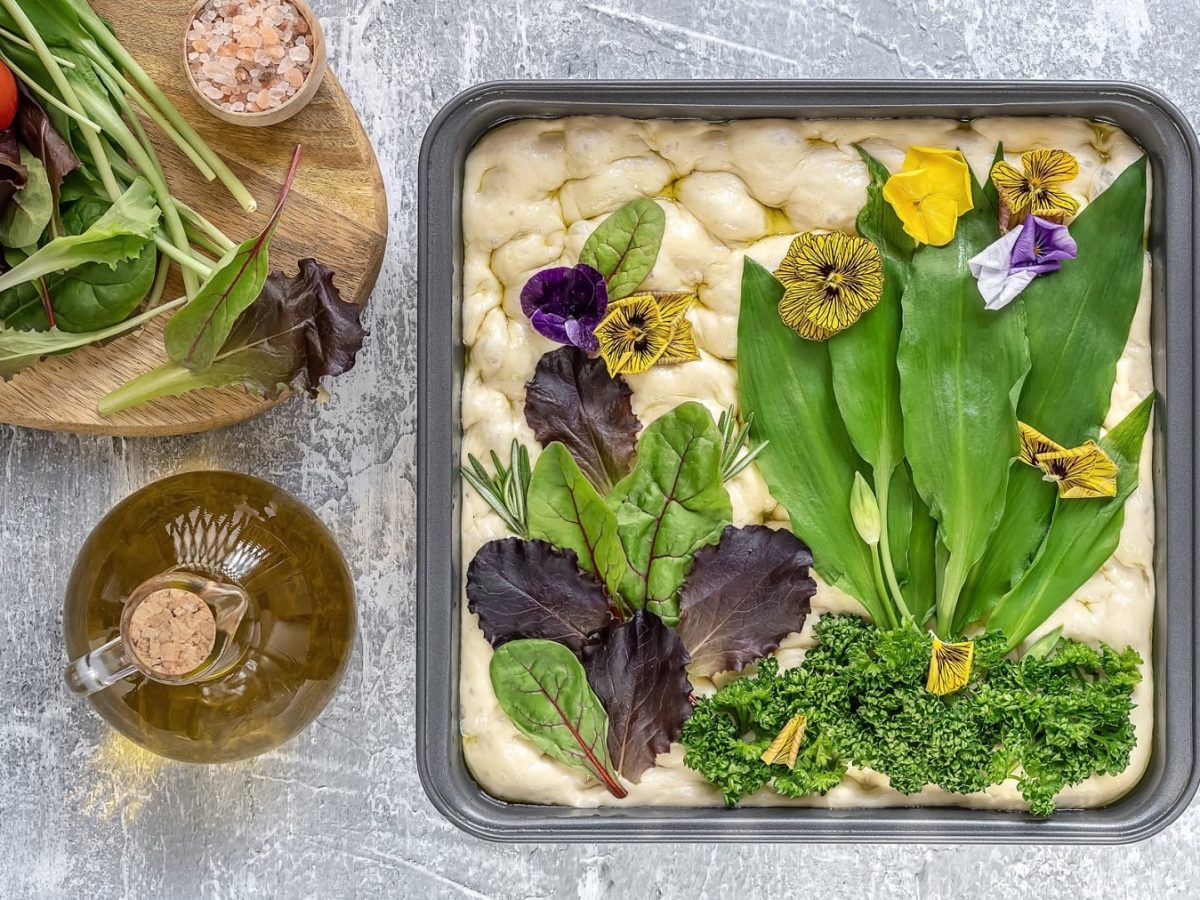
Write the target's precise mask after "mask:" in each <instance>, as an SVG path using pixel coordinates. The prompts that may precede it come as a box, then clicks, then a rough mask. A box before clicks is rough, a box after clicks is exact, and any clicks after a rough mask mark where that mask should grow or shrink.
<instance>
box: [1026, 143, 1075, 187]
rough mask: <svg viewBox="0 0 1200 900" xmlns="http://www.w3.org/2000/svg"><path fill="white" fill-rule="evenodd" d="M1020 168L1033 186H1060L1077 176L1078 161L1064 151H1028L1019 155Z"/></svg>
mask: <svg viewBox="0 0 1200 900" xmlns="http://www.w3.org/2000/svg"><path fill="white" fill-rule="evenodd" d="M1021 167H1022V168H1024V169H1025V174H1026V176H1027V177H1028V179H1029V180H1030V181H1031V182H1033V184H1035V185H1042V186H1044V185H1051V184H1062V183H1064V182H1067V181H1070V180H1071V179H1072V178H1075V177H1076V176H1077V175H1078V174H1079V160H1077V159H1076V158H1075V157H1074V156H1072V155H1071V154H1070V153H1068V152H1067V151H1066V150H1047V149H1040V150H1030V151H1028V152H1026V153H1022V154H1021Z"/></svg>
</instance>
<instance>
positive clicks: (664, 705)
mask: <svg viewBox="0 0 1200 900" xmlns="http://www.w3.org/2000/svg"><path fill="white" fill-rule="evenodd" d="M687 664H688V654H687V650H685V649H684V647H683V642H682V641H681V640H680V639H679V635H677V634H676V633H675V632H674V631H673V630H672V629H670V628H668V627H667V626H666V625H664V624H663V623H662V620H661V619H660V618H658V616H656V615H654V614H653V613H649V612H645V611H639V612H636V613H634V615H633V617H632V618H631V619H630V620H629V621H627V622H622V623H615V622H614V623H612V624H610V625H609V626H608V627H607V628H605V629H604V630H603V631H602V632H600V634H598V635H597V636H596V637H595V638H594V639H593V640H592V641H591V642H590V643H588V644H587V645H586V646H585V647H584V648H583V668H584V670H585V671H586V672H587V676H588V683H589V684H590V685H591V686H592V690H593V691H595V693H596V696H597V697H599V698H600V702H601V703H603V704H604V708H605V710H606V711H607V712H608V723H609V728H608V753H609V756H611V757H612V761H613V765H614V766H616V768H617V771H619V772H620V773H621V774H622V775H624V776H625V777H626V778H628V779H629V780H630V781H633V782H635V783H636V782H637V781H638V780H639V779H640V778H641V777H642V773H643V772H645V771H646V770H647V769H649V768H651V767H653V766H654V760H655V757H656V756H658V754H660V753H665V752H666V751H667V750H669V749H670V748H671V742H672V741H674V740H675V739H676V738H678V737H679V733H680V731H681V730H682V728H683V723H684V722H685V721H687V718H688V716H690V715H691V714H692V704H691V702H690V700H689V697H690V696H691V692H692V686H691V683H690V682H689V681H688V677H687Z"/></svg>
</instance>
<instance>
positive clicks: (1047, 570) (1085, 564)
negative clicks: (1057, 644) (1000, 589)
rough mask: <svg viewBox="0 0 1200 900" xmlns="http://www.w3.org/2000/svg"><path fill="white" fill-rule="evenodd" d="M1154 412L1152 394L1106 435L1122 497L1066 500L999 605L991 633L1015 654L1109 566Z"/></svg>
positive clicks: (1105, 444) (1103, 441)
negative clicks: (998, 634)
mask: <svg viewBox="0 0 1200 900" xmlns="http://www.w3.org/2000/svg"><path fill="white" fill-rule="evenodd" d="M1153 410H1154V396H1153V395H1151V396H1149V397H1147V398H1146V399H1145V400H1143V401H1142V402H1141V403H1139V404H1138V405H1137V406H1136V407H1134V409H1133V411H1132V412H1131V413H1129V415H1127V416H1126V417H1125V418H1124V419H1122V420H1121V422H1120V423H1119V424H1118V425H1117V426H1116V427H1115V428H1113V430H1112V431H1110V432H1109V433H1108V434H1106V435H1105V436H1104V437H1103V438H1102V439H1101V441H1100V446H1101V447H1102V448H1103V449H1104V452H1105V453H1107V454H1108V456H1109V458H1110V459H1112V461H1113V462H1115V463H1116V464H1117V468H1118V472H1117V494H1116V496H1115V497H1110V498H1107V499H1099V498H1098V499H1090V500H1063V499H1061V498H1059V500H1058V501H1057V503H1056V504H1055V507H1054V518H1053V519H1052V520H1051V522H1050V527H1049V529H1048V530H1047V532H1046V537H1045V539H1044V540H1043V541H1042V544H1041V547H1040V548H1039V549H1038V552H1037V556H1036V557H1035V558H1034V560H1033V563H1032V564H1031V565H1030V567H1029V568H1028V569H1027V570H1026V572H1025V574H1024V575H1022V576H1021V578H1020V580H1018V581H1017V583H1016V584H1015V585H1014V586H1013V588H1012V590H1010V591H1009V592H1008V593H1007V594H1005V595H1004V596H1003V597H1002V598H1001V599H1000V601H999V602H998V603H997V604H996V608H995V609H994V610H993V611H992V614H991V616H990V617H989V618H988V621H987V624H988V629H989V630H991V631H1000V632H1002V633H1003V634H1004V635H1005V637H1007V638H1008V647H1009V649H1012V648H1013V647H1016V646H1017V645H1018V644H1020V643H1021V641H1023V640H1025V638H1027V637H1029V635H1031V634H1032V633H1033V632H1034V631H1035V630H1036V629H1037V627H1038V626H1039V625H1041V624H1042V623H1043V622H1045V621H1046V619H1048V618H1050V616H1051V615H1052V614H1053V613H1054V611H1055V610H1057V609H1058V608H1059V607H1060V606H1062V605H1063V603H1065V602H1066V601H1067V599H1068V598H1069V597H1070V596H1071V595H1072V594H1073V593H1075V591H1077V590H1078V589H1079V587H1080V586H1081V585H1082V584H1083V583H1084V582H1085V581H1087V580H1088V579H1089V578H1091V577H1092V575H1094V574H1095V573H1096V572H1097V571H1098V570H1099V568H1100V567H1101V566H1102V565H1104V563H1105V562H1106V561H1107V560H1108V558H1109V557H1110V556H1112V555H1113V552H1114V551H1115V550H1116V549H1117V544H1118V543H1119V542H1120V540H1121V526H1122V525H1123V524H1124V522H1125V501H1126V500H1127V499H1129V495H1130V494H1132V493H1133V491H1134V489H1135V488H1136V487H1137V486H1138V480H1139V479H1138V466H1139V462H1140V460H1141V456H1142V443H1143V441H1144V439H1145V436H1146V430H1147V428H1149V426H1150V416H1151V413H1152V412H1153Z"/></svg>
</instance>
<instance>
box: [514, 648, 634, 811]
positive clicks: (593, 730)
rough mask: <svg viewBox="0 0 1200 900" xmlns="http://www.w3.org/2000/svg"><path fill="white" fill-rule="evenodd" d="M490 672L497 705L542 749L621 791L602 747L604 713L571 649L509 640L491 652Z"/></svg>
mask: <svg viewBox="0 0 1200 900" xmlns="http://www.w3.org/2000/svg"><path fill="white" fill-rule="evenodd" d="M491 677H492V688H493V690H495V692H496V699H497V700H498V701H499V702H500V707H501V708H502V709H503V710H504V712H505V714H507V716H508V717H509V719H511V720H512V723H513V724H514V725H515V726H516V727H517V730H519V731H520V732H521V733H522V734H524V735H525V736H526V737H527V738H529V739H530V740H531V741H533V742H534V743H535V744H536V745H537V746H538V748H539V749H540V750H541V751H542V752H543V753H545V754H546V755H547V756H549V757H550V758H552V759H556V760H558V761H559V762H563V763H566V764H567V765H569V766H574V767H575V768H577V769H583V770H584V771H585V772H587V773H589V774H590V775H592V776H593V777H594V778H596V779H598V780H599V781H600V782H602V783H603V784H604V786H605V787H606V788H608V790H609V792H610V793H611V794H612V795H613V796H614V797H618V798H619V797H624V796H625V795H626V793H627V791H626V790H625V788H624V787H622V786H621V782H620V780H619V779H618V778H617V776H616V775H615V774H614V773H613V764H612V759H611V757H610V756H609V752H608V714H607V713H605V711H604V707H603V706H602V705H601V704H600V700H599V699H598V698H597V697H596V695H595V694H594V693H593V692H592V689H591V688H590V687H589V686H588V681H587V673H586V672H584V669H583V666H582V665H581V664H580V662H579V660H578V659H576V658H575V654H573V653H572V652H571V651H570V650H568V649H567V648H566V647H564V646H563V645H562V644H556V643H554V642H553V641H540V640H522V641H512V642H511V643H508V644H505V645H504V646H503V647H501V648H500V649H499V650H497V651H496V653H495V655H494V656H493V657H492V663H491Z"/></svg>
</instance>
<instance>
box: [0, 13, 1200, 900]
mask: <svg viewBox="0 0 1200 900" xmlns="http://www.w3.org/2000/svg"><path fill="white" fill-rule="evenodd" d="M313 5H314V6H315V7H316V8H317V10H318V11H319V13H320V14H321V16H322V18H323V20H324V21H325V23H326V26H327V30H328V37H329V40H330V55H331V61H332V64H333V66H334V68H335V69H336V71H337V72H338V74H339V75H340V76H341V78H342V81H343V82H344V84H345V85H346V88H347V90H348V91H349V93H350V95H351V97H352V98H353V99H354V100H355V101H356V103H357V105H358V108H359V110H360V112H361V114H362V117H363V120H364V122H365V123H366V127H367V129H368V131H369V132H370V133H371V134H372V135H373V136H374V139H375V141H376V143H377V146H378V149H379V157H380V162H381V163H382V165H383V170H384V174H385V177H386V179H387V182H388V185H389V189H390V195H391V203H392V210H393V211H392V228H393V232H392V240H391V249H390V254H389V256H388V260H387V264H386V266H385V268H384V272H383V277H382V279H381V280H380V282H379V288H378V290H377V292H376V294H375V298H374V303H373V305H372V307H371V310H370V314H369V318H370V327H371V329H372V331H373V337H372V338H371V340H370V343H369V345H368V348H367V352H366V354H365V355H364V357H363V359H362V361H361V363H360V364H359V366H358V368H357V369H356V371H355V372H354V373H353V374H352V375H351V376H350V377H348V378H346V379H344V380H342V381H341V382H339V383H338V384H337V385H336V388H335V397H334V401H333V402H332V403H331V404H329V405H327V406H322V407H318V406H314V405H310V404H308V403H304V402H293V403H289V404H288V405H286V406H284V407H283V408H281V409H279V410H277V411H275V412H273V413H272V414H270V415H268V416H266V417H265V418H263V419H261V420H259V421H257V422H254V423H250V424H247V425H244V426H241V427H238V428H234V429H231V430H229V431H225V432H223V433H218V434H209V435H204V436H199V437H191V438H181V439H173V440H151V441H126V440H113V439H102V438H80V437H71V436H62V435H51V434H39V433H34V432H29V431H18V430H14V429H11V428H6V427H3V426H0V610H3V612H2V613H0V679H2V684H0V709H2V710H3V712H2V713H0V895H2V896H5V897H65V896H87V895H89V894H92V893H93V892H94V895H95V896H102V897H138V898H157V897H177V898H190V897H251V896H253V897H321V898H333V897H353V896H362V897H376V896H391V897H475V898H484V897H487V898H509V897H512V898H516V897H580V898H588V900H594V898H599V897H606V896H611V897H626V896H627V897H652V896H660V897H688V898H704V897H714V898H725V897H739V898H750V897H768V896H772V897H784V896H794V895H797V894H799V895H803V896H809V897H820V898H835V897H881V898H883V897H886V898H893V897H895V898H907V897H942V896H986V897H989V898H1008V897H1013V898H1024V897H1028V896H1031V895H1036V896H1038V897H1039V898H1051V897H1114V898H1116V897H1148V896H1155V897H1174V896H1197V893H1198V892H1200V887H1197V884H1198V882H1200V812H1198V811H1197V809H1196V807H1193V808H1192V810H1190V811H1189V812H1188V813H1186V814H1185V815H1184V816H1183V817H1182V819H1181V820H1180V821H1178V822H1177V823H1175V824H1174V825H1173V826H1172V827H1170V828H1169V829H1168V830H1167V831H1166V832H1165V833H1163V834H1161V835H1160V836H1158V837H1156V838H1154V839H1153V840H1150V841H1148V842H1146V843H1143V844H1140V845H1136V846H1132V847H1125V848H1109V849H1092V848H1082V849H1061V848H1057V849H1056V848H1046V847H1008V848H986V847H932V848H930V847H834V846H796V847H763V846H741V847H691V846H682V845H680V846H673V845H659V846H652V847H646V846H643V847H623V846H615V845H613V846H607V845H606V846H579V847H573V846H494V845H488V844H483V843H479V842H477V841H475V840H472V839H470V838H467V837H465V836H464V835H462V834H459V833H458V832H457V831H455V830H454V829H453V828H452V827H451V826H450V825H448V824H447V823H446V822H445V821H443V820H442V819H441V817H440V816H439V815H438V814H437V813H436V812H435V811H434V810H433V809H432V807H431V806H430V805H429V803H428V802H427V801H426V799H425V796H424V793H423V792H422V790H421V787H420V785H419V783H418V780H417V774H416V771H415V768H414V763H413V712H414V704H413V667H414V646H413V605H414V584H413V566H414V516H415V503H416V495H415V490H416V488H415V480H416V472H415V470H414V465H413V452H414V444H415V427H416V423H415V421H414V416H415V410H414V391H415V387H416V359H415V337H416V314H415V287H414V281H415V278H416V263H415V242H416V209H415V204H416V196H415V190H416V187H415V185H416V177H415V175H416V172H415V169H416V156H417V149H418V146H419V144H420V140H421V136H422V133H423V132H424V129H425V126H426V123H427V122H428V121H429V119H430V118H431V117H432V116H433V114H434V112H435V111H436V110H437V109H438V108H439V107H440V106H441V105H442V104H443V103H445V102H446V101H447V100H449V99H450V98H451V97H452V96H453V95H454V94H455V93H456V92H457V91H459V90H460V89H462V88H464V87H467V86H468V85H471V84H474V83H476V82H480V81H485V80H489V79H494V78H562V77H571V78H589V77H601V78H605V77H609V78H621V77H642V78H694V77H712V76H719V77H730V78H757V77H767V76H772V77H796V78H824V77H836V76H844V77H883V78H924V77H936V78H949V77H958V78H1009V77H1036V78H1122V79H1133V80H1137V81H1141V82H1144V83H1146V84H1148V85H1151V86H1153V87H1156V88H1159V89H1161V90H1163V91H1165V92H1166V93H1167V94H1168V95H1169V96H1171V97H1172V98H1173V99H1174V100H1175V101H1176V102H1177V103H1178V104H1180V105H1181V106H1182V108H1183V109H1184V111H1185V112H1187V113H1189V114H1190V115H1191V116H1192V117H1193V119H1197V120H1200V119H1198V117H1200V87H1198V86H1197V82H1196V79H1195V72H1196V50H1197V43H1196V40H1197V39H1196V35H1198V34H1200V7H1198V6H1197V5H1196V4H1195V3H1193V2H1192V0H1060V2H1055V0H1009V2H1007V3H1001V2H995V0H982V2H981V0H926V2H922V0H900V2H889V0H810V2H804V0H794V2H788V0H741V2H728V3H718V2H710V0H691V2H688V0H657V2H653V3H639V2H635V0H601V2H592V0H572V2H566V0H313ZM200 466H213V467H218V466H219V467H226V468H231V469H238V470H242V471H247V472H251V473H254V474H256V475H259V476H262V477H264V478H267V479H270V480H272V481H275V482H276V483H278V484H280V485H282V486H284V487H286V488H287V489H289V490H291V491H293V492H295V493H296V494H298V495H299V496H300V497H301V498H303V499H304V500H305V501H307V502H308V503H309V504H310V505H311V506H312V507H313V508H314V509H316V510H317V512H318V513H319V515H320V516H321V518H322V519H324V521H325V522H327V523H328V524H329V525H330V527H331V528H332V529H333V530H334V531H335V532H336V534H337V536H338V538H339V539H340V541H341V543H342V546H343V547H344V548H345V549H346V551H347V553H348V556H349V558H350V560H351V563H352V565H353V567H354V571H355V575H356V577H357V581H358V586H359V590H360V596H361V603H362V637H361V642H360V645H359V649H358V651H357V654H356V656H355V659H354V661H353V664H352V666H351V670H350V673H349V676H348V678H347V680H346V683H345V685H344V686H343V689H342V691H341V694H340V695H339V696H338V698H337V699H336V700H335V701H334V703H333V705H332V706H331V707H330V709H329V710H328V711H327V712H326V714H325V715H324V716H323V717H322V718H321V719H320V721H319V722H318V723H317V725H316V726H315V727H313V728H311V729H310V730H309V731H308V732H307V733H305V734H304V735H302V736H301V737H300V738H298V739H296V740H294V741H292V742H291V743H290V744H288V745H286V746H285V747H284V748H283V749H281V750H280V751H278V752H276V753H272V754H270V755H268V756H265V757H263V758H261V759H258V760H256V761H253V762H248V763H244V764H239V765H235V766H227V767H222V768H198V767H190V766H185V765H179V764H173V763H167V762H163V761H159V760H156V759H154V758H153V757H150V756H148V755H146V754H141V753H133V752H130V751H129V749H128V747H129V745H127V744H123V743H121V742H120V741H118V740H117V739H116V738H115V737H114V736H113V735H111V734H110V733H109V732H108V731H107V730H106V728H105V726H104V724H103V723H102V722H101V721H100V720H99V719H98V718H97V717H96V716H94V715H93V714H92V713H91V712H90V711H89V710H88V709H87V708H86V707H84V706H82V705H80V704H76V703H72V702H70V701H68V700H67V698H66V697H65V696H64V692H63V689H62V687H61V685H60V679H59V667H60V665H61V663H62V662H63V649H62V630H61V616H60V598H61V595H62V591H63V587H64V584H65V580H66V574H67V571H68V568H69V564H70V562H71V560H72V558H73V555H74V552H75V550H76V548H77V547H78V546H79V544H80V543H81V542H82V540H83V539H84V537H85V536H86V534H87V532H88V530H89V528H90V527H91V526H92V525H93V524H94V523H95V522H96V521H97V520H98V519H99V518H100V516H101V515H103V513H104V512H105V510H106V509H107V508H108V507H109V506H110V505H111V504H113V503H115V502H116V501H117V500H119V499H120V498H121V497H123V496H124V495H126V494H127V493H129V492H130V491H132V490H134V489H136V488H138V487H140V486H142V485H143V484H146V483H147V482H149V481H152V480H154V479H157V478H159V477H162V476H165V475H168V474H170V473H172V472H175V471H178V470H180V469H182V468H185V467H200Z"/></svg>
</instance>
